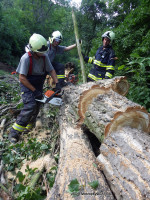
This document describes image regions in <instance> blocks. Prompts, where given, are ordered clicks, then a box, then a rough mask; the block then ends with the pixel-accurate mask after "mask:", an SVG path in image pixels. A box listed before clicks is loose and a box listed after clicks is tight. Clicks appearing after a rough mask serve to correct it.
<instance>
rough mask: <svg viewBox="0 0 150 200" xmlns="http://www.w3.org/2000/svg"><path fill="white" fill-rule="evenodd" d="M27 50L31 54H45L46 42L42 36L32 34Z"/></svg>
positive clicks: (46, 49)
mask: <svg viewBox="0 0 150 200" xmlns="http://www.w3.org/2000/svg"><path fill="white" fill-rule="evenodd" d="M29 48H30V50H31V51H33V52H39V53H45V52H47V51H48V46H47V41H46V39H45V38H44V37H43V36H42V35H40V34H36V33H34V34H33V35H32V36H31V37H30V39H29Z"/></svg>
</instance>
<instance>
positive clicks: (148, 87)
mask: <svg viewBox="0 0 150 200" xmlns="http://www.w3.org/2000/svg"><path fill="white" fill-rule="evenodd" d="M149 66H150V57H148V58H145V57H137V58H136V57H131V59H130V60H128V61H127V63H126V65H122V66H120V67H118V70H119V71H118V75H124V76H126V77H128V81H129V84H130V89H129V93H128V96H127V97H128V98H129V99H130V100H132V101H133V102H136V103H139V104H141V105H142V106H144V107H145V108H146V109H147V110H148V111H149V112H150V70H149Z"/></svg>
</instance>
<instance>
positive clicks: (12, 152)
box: [0, 138, 51, 171]
mask: <svg viewBox="0 0 150 200" xmlns="http://www.w3.org/2000/svg"><path fill="white" fill-rule="evenodd" d="M0 148H1V149H3V150H4V152H3V155H2V159H3V161H4V164H5V167H6V169H7V170H8V171H13V170H14V169H15V167H16V166H17V167H21V165H22V161H23V160H24V159H27V160H29V159H32V160H36V159H38V158H39V157H41V156H42V155H43V154H47V153H49V151H50V148H51V147H50V144H49V143H48V142H47V143H46V142H45V141H43V142H38V141H37V139H36V138H31V139H28V142H27V143H24V142H20V143H17V144H15V145H12V144H9V142H8V141H7V140H6V141H5V142H1V141H0Z"/></svg>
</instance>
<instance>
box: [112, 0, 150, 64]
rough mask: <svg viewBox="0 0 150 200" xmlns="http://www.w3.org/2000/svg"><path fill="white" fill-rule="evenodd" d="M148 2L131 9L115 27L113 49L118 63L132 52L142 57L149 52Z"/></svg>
mask: <svg viewBox="0 0 150 200" xmlns="http://www.w3.org/2000/svg"><path fill="white" fill-rule="evenodd" d="M149 18H150V4H149V3H148V2H147V1H144V0H143V3H142V4H141V5H140V6H138V7H137V8H136V9H135V10H133V11H132V12H131V13H130V14H129V15H127V17H126V18H125V20H124V21H123V23H121V24H120V25H119V26H118V27H117V28H116V29H115V32H116V42H115V45H114V47H115V51H116V55H117V56H118V57H119V65H121V64H123V63H124V62H125V60H126V58H129V57H130V56H131V55H132V54H133V53H134V54H138V55H139V56H142V57H148V56H149V52H150V32H149Z"/></svg>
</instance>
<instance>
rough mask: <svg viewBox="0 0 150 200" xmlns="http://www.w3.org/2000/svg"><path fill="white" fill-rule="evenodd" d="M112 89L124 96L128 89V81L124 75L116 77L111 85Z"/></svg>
mask: <svg viewBox="0 0 150 200" xmlns="http://www.w3.org/2000/svg"><path fill="white" fill-rule="evenodd" d="M112 90H113V91H115V92H117V93H118V94H120V95H122V96H126V95H127V93H128V90H129V83H128V81H127V79H126V77H125V76H124V77H120V78H117V77H116V82H114V84H113V85H112Z"/></svg>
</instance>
